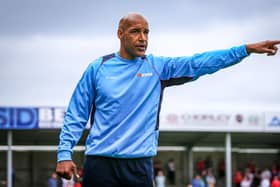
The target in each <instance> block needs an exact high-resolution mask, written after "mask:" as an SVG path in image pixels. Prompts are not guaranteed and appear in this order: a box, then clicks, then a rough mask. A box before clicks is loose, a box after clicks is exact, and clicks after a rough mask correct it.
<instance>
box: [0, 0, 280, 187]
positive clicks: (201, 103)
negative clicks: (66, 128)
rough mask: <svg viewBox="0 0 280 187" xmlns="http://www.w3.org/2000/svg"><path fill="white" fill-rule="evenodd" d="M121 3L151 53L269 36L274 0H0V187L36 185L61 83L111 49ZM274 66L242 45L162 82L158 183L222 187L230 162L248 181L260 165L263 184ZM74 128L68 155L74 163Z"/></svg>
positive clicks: (57, 119)
mask: <svg viewBox="0 0 280 187" xmlns="http://www.w3.org/2000/svg"><path fill="white" fill-rule="evenodd" d="M128 12H138V13H141V14H143V15H144V17H145V18H146V19H147V20H148V21H149V26H150V36H149V37H150V39H149V47H148V51H147V53H153V54H154V55H159V56H190V55H193V54H195V53H201V52H204V51H208V50H215V49H223V48H230V47H233V46H239V45H243V44H246V43H253V42H257V41H262V40H273V39H278V40H279V39H280V22H279V18H280V1H278V0H270V1H265V0H259V1H254V0H246V1H241V0H236V1H223V0H213V1H203V2H198V1H195V0H175V1H167V0H162V1H148V0H143V1H137V2H136V1H135V2H132V1H127V0H124V1H119V2H118V1H113V0H102V1H95V0H91V1H90V0H84V1H66V0H48V1H44V0H25V1H20V0H11V1H4V0H3V1H2V0H1V1H0V186H1V185H2V186H8V185H7V181H8V180H12V181H13V185H12V186H34V187H37V186H47V184H48V180H49V178H50V177H51V174H52V172H53V171H54V170H55V164H56V146H57V143H58V134H59V128H60V127H61V123H62V119H63V114H64V112H65V107H67V105H68V102H69V99H70V97H71V95H72V92H73V89H74V88H75V85H76V83H77V82H78V80H79V79H80V77H81V75H82V73H83V71H84V70H85V68H86V67H87V66H88V64H89V63H90V62H91V61H93V60H94V59H96V58H98V57H100V56H103V55H105V54H109V53H112V52H116V51H118V49H119V41H118V38H117V36H116V32H117V26H118V22H119V19H120V18H121V17H122V16H124V15H126V14H127V13H128ZM279 71H280V55H279V54H277V55H276V56H273V57H267V56H265V55H256V54H253V55H251V56H250V57H249V58H246V59H245V60H243V61H242V62H241V63H240V64H238V65H236V66H233V67H231V68H228V69H224V70H221V71H219V72H217V73H215V74H212V75H206V76H204V77H201V78H200V79H198V80H197V81H194V82H191V83H188V84H186V85H183V86H176V87H172V88H168V89H166V90H165V94H164V99H163V105H162V113H161V124H160V130H161V135H160V139H159V150H158V156H157V157H155V171H158V170H162V171H163V175H164V176H165V178H166V181H165V183H166V186H178V187H181V186H182V187H185V186H186V185H187V184H191V183H192V180H193V178H195V176H196V174H199V175H200V176H201V177H202V178H203V176H205V175H208V174H209V175H211V174H213V175H214V176H215V180H216V183H215V186H221V187H222V186H227V187H230V186H231V185H235V183H234V181H235V180H234V179H235V174H236V173H238V171H240V172H241V175H242V179H245V178H246V176H250V177H251V178H250V180H252V181H253V178H254V177H256V176H257V175H256V174H255V173H258V172H260V173H262V172H264V171H266V170H268V171H269V173H270V178H269V180H270V182H272V178H273V177H272V176H275V175H278V174H279V158H280V155H279V150H280V138H279V135H280V134H279V133H280V88H279V82H280V76H279ZM86 134H87V130H86V132H85V135H84V136H83V137H82V139H81V141H80V142H79V145H78V146H77V147H76V151H75V153H74V159H75V161H76V162H77V163H78V165H79V167H80V168H82V164H83V159H84V157H83V150H84V148H83V145H84V139H85V137H86ZM229 153H230V154H229ZM172 161H173V162H172ZM170 163H171V164H170ZM168 166H169V167H168ZM9 167H12V168H9ZM172 170H174V171H176V172H172ZM274 170H276V171H274ZM81 171H82V169H81ZM272 171H273V172H272ZM275 172H276V173H277V174H275ZM8 173H10V174H12V177H11V178H9V177H8V176H9V175H8ZM155 175H157V173H155ZM263 175H265V174H263ZM172 177H173V178H172ZM204 178H205V179H206V177H204ZM212 179H213V177H212ZM260 180H261V178H260ZM252 181H251V182H252ZM57 182H58V183H59V184H60V183H62V182H61V179H57ZM209 185H210V184H209ZM211 185H212V184H211Z"/></svg>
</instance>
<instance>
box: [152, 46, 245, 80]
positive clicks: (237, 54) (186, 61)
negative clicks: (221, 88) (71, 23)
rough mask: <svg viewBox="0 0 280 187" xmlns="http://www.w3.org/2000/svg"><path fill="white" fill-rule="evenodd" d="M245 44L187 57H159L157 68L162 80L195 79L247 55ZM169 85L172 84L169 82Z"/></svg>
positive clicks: (234, 62)
mask: <svg viewBox="0 0 280 187" xmlns="http://www.w3.org/2000/svg"><path fill="white" fill-rule="evenodd" d="M247 56H248V53H247V51H246V47H245V45H242V46H238V47H232V48H230V49H225V50H216V51H209V52H204V53H201V54H195V55H193V56H189V57H188V56H186V57H158V58H159V59H157V60H156V61H159V62H160V63H158V64H157V70H158V72H159V74H160V78H161V80H164V81H171V82H172V81H173V82H174V84H176V83H178V82H179V83H180V81H178V79H180V80H182V82H181V83H184V82H187V81H193V80H196V79H198V78H199V77H200V76H202V75H205V74H211V73H214V72H216V71H218V70H220V69H223V68H226V67H229V66H232V65H234V64H236V63H238V62H240V61H241V60H242V59H243V58H245V57H247ZM176 79H177V80H176ZM184 80H185V81H184ZM168 85H172V83H169V84H168Z"/></svg>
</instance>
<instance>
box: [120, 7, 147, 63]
mask: <svg viewBox="0 0 280 187" xmlns="http://www.w3.org/2000/svg"><path fill="white" fill-rule="evenodd" d="M148 34H149V25H148V22H147V21H146V19H145V18H144V17H143V16H142V15H140V14H137V13H130V14H128V15H126V16H124V17H122V18H121V20H120V22H119V28H118V38H119V39H120V51H119V53H120V56H121V57H122V58H125V59H134V58H136V57H142V56H144V55H145V51H146V49H147V46H148Z"/></svg>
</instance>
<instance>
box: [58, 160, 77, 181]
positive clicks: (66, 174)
mask: <svg viewBox="0 0 280 187" xmlns="http://www.w3.org/2000/svg"><path fill="white" fill-rule="evenodd" d="M56 173H57V175H58V176H60V177H63V178H65V179H68V180H70V179H71V178H72V176H73V175H74V176H75V177H77V178H79V177H80V176H79V175H78V171H77V166H76V164H75V163H74V162H73V161H72V160H65V161H61V162H58V163H57V165H56Z"/></svg>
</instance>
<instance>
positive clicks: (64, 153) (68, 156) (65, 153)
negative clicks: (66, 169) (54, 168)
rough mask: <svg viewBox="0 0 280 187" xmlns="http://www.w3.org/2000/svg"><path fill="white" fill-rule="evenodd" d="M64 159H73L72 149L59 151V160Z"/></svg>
mask: <svg viewBox="0 0 280 187" xmlns="http://www.w3.org/2000/svg"><path fill="white" fill-rule="evenodd" d="M64 160H72V157H71V152H70V151H59V152H58V153H57V162H60V161H64Z"/></svg>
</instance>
